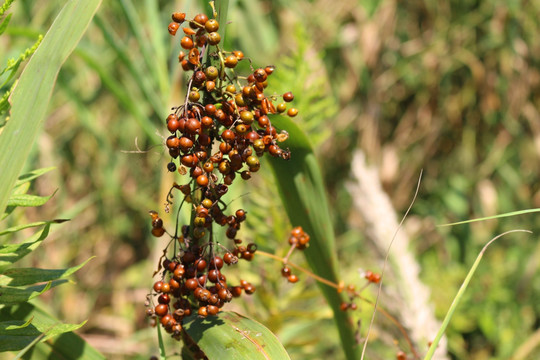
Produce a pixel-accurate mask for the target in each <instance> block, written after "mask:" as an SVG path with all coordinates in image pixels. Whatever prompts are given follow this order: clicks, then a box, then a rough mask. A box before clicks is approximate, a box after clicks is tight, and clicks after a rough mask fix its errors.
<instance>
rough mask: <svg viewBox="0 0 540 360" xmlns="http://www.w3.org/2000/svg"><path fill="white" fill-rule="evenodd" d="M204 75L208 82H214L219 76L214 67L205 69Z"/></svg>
mask: <svg viewBox="0 0 540 360" xmlns="http://www.w3.org/2000/svg"><path fill="white" fill-rule="evenodd" d="M204 73H205V75H206V78H207V79H208V80H215V79H216V78H217V77H218V75H219V71H218V69H217V68H216V67H215V66H209V67H207V68H206V70H205V71H204ZM214 109H215V107H214ZM214 111H215V110H214Z"/></svg>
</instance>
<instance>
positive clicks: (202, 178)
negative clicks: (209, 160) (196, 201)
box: [197, 174, 208, 187]
mask: <svg viewBox="0 0 540 360" xmlns="http://www.w3.org/2000/svg"><path fill="white" fill-rule="evenodd" d="M197 184H198V185H199V186H203V187H204V186H208V176H206V175H204V174H203V175H199V176H198V177H197Z"/></svg>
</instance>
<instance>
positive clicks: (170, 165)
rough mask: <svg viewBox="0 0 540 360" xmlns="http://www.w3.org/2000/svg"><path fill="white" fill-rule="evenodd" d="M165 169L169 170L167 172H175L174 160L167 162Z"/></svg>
mask: <svg viewBox="0 0 540 360" xmlns="http://www.w3.org/2000/svg"><path fill="white" fill-rule="evenodd" d="M167 170H169V172H175V171H176V164H175V163H174V162H172V161H171V162H170V163H168V164H167Z"/></svg>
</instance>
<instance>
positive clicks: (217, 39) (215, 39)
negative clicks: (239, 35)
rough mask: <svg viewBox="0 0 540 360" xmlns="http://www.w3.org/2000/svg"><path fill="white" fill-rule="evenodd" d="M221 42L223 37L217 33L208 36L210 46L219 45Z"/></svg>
mask: <svg viewBox="0 0 540 360" xmlns="http://www.w3.org/2000/svg"><path fill="white" fill-rule="evenodd" d="M220 41H221V36H220V35H219V33H217V32H211V33H209V34H208V43H209V44H210V45H217V44H219V42H220Z"/></svg>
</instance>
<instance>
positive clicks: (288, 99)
mask: <svg viewBox="0 0 540 360" xmlns="http://www.w3.org/2000/svg"><path fill="white" fill-rule="evenodd" d="M293 100H294V95H293V93H292V92H290V91H289V92H286V93H285V94H283V101H285V102H291V101H293Z"/></svg>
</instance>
